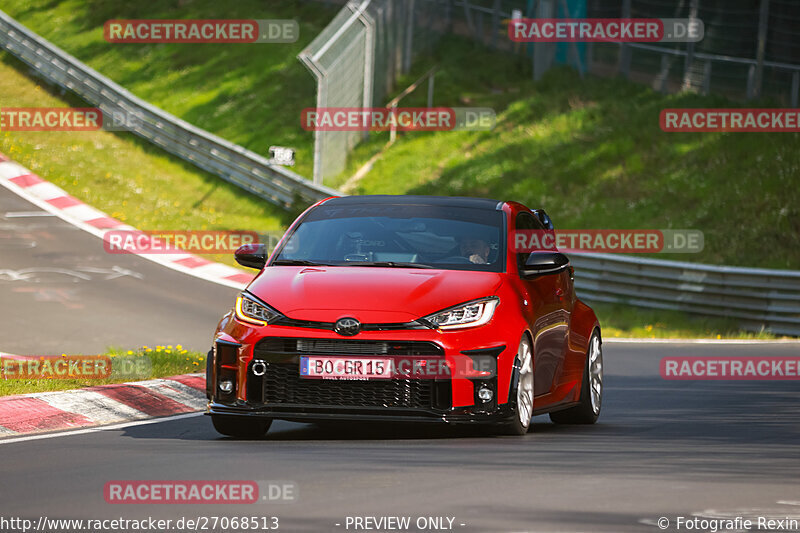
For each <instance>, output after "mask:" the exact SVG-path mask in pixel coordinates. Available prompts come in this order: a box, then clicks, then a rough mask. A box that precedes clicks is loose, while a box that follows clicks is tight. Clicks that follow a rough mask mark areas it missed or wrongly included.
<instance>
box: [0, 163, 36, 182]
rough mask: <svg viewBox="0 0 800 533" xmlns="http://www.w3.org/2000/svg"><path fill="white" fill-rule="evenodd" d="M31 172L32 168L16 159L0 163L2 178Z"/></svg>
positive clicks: (10, 177) (11, 177) (16, 176)
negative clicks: (16, 161) (26, 166)
mask: <svg viewBox="0 0 800 533" xmlns="http://www.w3.org/2000/svg"><path fill="white" fill-rule="evenodd" d="M30 173H31V171H30V170H28V169H27V168H25V167H23V166H22V165H20V164H19V163H15V162H14V161H3V162H1V163H0V178H3V179H7V180H10V179H13V178H18V177H19V176H24V175H26V174H30Z"/></svg>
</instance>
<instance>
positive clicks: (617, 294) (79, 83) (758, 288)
mask: <svg viewBox="0 0 800 533" xmlns="http://www.w3.org/2000/svg"><path fill="white" fill-rule="evenodd" d="M0 46H2V48H4V49H6V50H7V51H9V52H11V53H12V54H13V55H15V56H16V57H18V58H19V59H21V60H22V61H24V62H25V63H27V64H28V65H30V66H31V67H33V68H34V69H35V70H36V71H37V72H38V74H39V75H40V76H42V77H44V78H45V79H47V80H48V81H50V82H52V83H54V84H56V85H58V86H60V87H64V88H66V89H69V90H70V91H73V92H74V93H76V94H78V95H79V96H81V97H82V98H84V99H85V100H86V101H88V102H90V103H91V104H93V105H95V106H97V107H99V108H100V109H102V110H103V112H104V113H105V112H117V111H121V112H124V113H126V114H128V115H134V116H136V117H137V118H138V119H139V120H137V121H136V124H135V127H134V128H133V129H132V130H131V131H133V132H134V133H136V134H137V135H139V136H141V137H143V138H145V139H147V140H148V141H151V142H153V143H155V144H157V145H158V146H161V147H162V148H163V149H164V150H166V151H167V152H170V153H172V154H175V155H177V156H178V157H181V158H183V159H185V160H187V161H189V162H191V163H193V164H195V165H197V166H198V167H200V168H202V169H204V170H207V171H209V172H211V173H213V174H216V175H217V176H219V177H221V178H223V179H225V180H227V181H229V182H231V183H234V184H236V185H238V186H240V187H242V188H244V189H246V190H248V191H251V192H252V193H254V194H256V195H258V196H260V197H262V198H264V199H266V200H268V201H270V202H272V203H275V204H277V205H280V206H283V207H288V206H290V205H292V204H293V203H294V202H295V201H297V200H298V199H302V200H303V201H307V202H313V201H316V200H318V199H321V198H323V197H326V196H336V195H341V194H342V193H340V192H339V191H336V190H334V189H330V188H328V187H324V186H321V185H314V184H313V183H311V182H309V181H307V180H305V179H304V178H303V177H302V176H299V175H297V174H294V173H293V172H289V171H288V170H286V169H284V168H282V167H277V166H272V165H270V164H269V163H268V161H267V160H266V159H265V158H264V157H262V156H260V155H258V154H255V153H253V152H250V151H248V150H246V149H244V148H242V147H241V146H237V145H235V144H233V143H230V142H228V141H225V140H224V139H221V138H219V137H216V136H215V135H212V134H210V133H208V132H206V131H203V130H201V129H199V128H196V127H194V126H192V125H191V124H189V123H187V122H184V121H183V120H180V119H179V118H177V117H174V116H172V115H170V114H169V113H166V112H164V111H162V110H160V109H158V108H156V107H154V106H152V105H150V104H148V103H147V102H144V101H143V100H141V99H139V98H137V97H136V96H134V95H132V94H131V93H130V92H128V91H126V90H125V89H123V88H122V87H120V86H119V85H117V84H116V83H114V82H113V81H111V80H109V79H108V78H105V77H104V76H102V75H100V74H99V73H97V72H96V71H94V70H92V69H91V68H89V67H87V66H86V65H84V64H83V63H81V62H80V61H78V60H77V59H75V58H74V57H72V56H70V55H69V54H67V53H65V52H63V51H62V50H60V49H59V48H57V47H56V46H54V45H53V44H51V43H49V42H48V41H46V40H45V39H42V38H41V37H39V36H38V35H36V34H34V33H33V32H31V31H30V30H28V29H27V28H25V27H24V26H22V25H21V24H19V23H18V22H16V21H15V20H13V19H11V18H10V17H8V15H6V14H5V13H3V12H2V11H0ZM570 259H571V261H572V264H573V265H574V266H575V270H576V274H577V275H576V279H575V286H576V288H577V290H578V293H579V294H580V296H581V297H582V298H584V299H586V300H588V301H604V302H620V303H627V304H630V305H634V306H639V307H650V308H658V309H674V310H679V311H687V312H691V313H698V314H703V315H710V316H717V317H728V318H733V319H736V320H738V321H739V322H740V324H741V325H742V327H744V328H746V329H751V330H756V331H757V330H760V329H762V328H768V329H770V330H771V331H773V332H775V333H778V334H785V335H795V336H800V272H798V271H785V270H769V269H753V268H739V267H725V266H712V265H701V264H695V263H683V262H676V261H662V260H656V259H640V258H635V257H630V256H622V255H609V254H573V255H572V256H571V257H570Z"/></svg>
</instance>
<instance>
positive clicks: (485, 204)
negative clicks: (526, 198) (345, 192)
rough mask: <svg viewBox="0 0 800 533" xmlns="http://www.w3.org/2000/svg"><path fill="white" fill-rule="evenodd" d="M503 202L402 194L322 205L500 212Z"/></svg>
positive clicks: (347, 198) (337, 199)
mask: <svg viewBox="0 0 800 533" xmlns="http://www.w3.org/2000/svg"><path fill="white" fill-rule="evenodd" d="M504 203H505V202H502V201H499V200H490V199H488V198H472V197H469V196H424V195H416V196H415V195H404V194H374V195H354V196H341V197H335V198H330V199H328V200H326V201H325V202H324V204H323V205H436V206H445V207H471V208H473V209H491V210H500V209H501V208H502V207H503V204H504Z"/></svg>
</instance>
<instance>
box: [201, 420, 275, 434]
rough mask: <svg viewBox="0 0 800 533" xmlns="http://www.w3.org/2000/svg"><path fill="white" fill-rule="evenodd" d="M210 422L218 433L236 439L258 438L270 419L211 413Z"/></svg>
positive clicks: (267, 429)
mask: <svg viewBox="0 0 800 533" xmlns="http://www.w3.org/2000/svg"><path fill="white" fill-rule="evenodd" d="M211 422H212V423H213V424H214V429H216V430H217V432H218V433H222V434H223V435H227V436H228V437H234V438H237V439H258V438H260V437H263V436H264V435H265V434H266V433H267V431H269V427H270V426H271V425H272V420H271V419H265V418H248V417H241V416H226V415H211Z"/></svg>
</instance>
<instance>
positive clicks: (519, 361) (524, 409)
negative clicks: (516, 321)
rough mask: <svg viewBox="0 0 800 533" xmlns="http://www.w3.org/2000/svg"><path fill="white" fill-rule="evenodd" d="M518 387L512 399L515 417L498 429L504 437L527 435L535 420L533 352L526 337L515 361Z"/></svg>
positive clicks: (523, 337)
mask: <svg viewBox="0 0 800 533" xmlns="http://www.w3.org/2000/svg"><path fill="white" fill-rule="evenodd" d="M513 376H516V377H517V379H516V386H515V387H514V391H513V392H512V395H511V398H510V399H512V401H513V402H514V403H515V406H514V417H513V418H512V419H511V420H509V421H508V422H505V423H504V424H502V425H501V426H499V427H498V430H499V431H498V433H500V434H502V435H525V434H526V433H527V432H528V429H529V428H530V426H531V419H532V418H533V350H532V349H531V343H530V341H529V340H528V337H527V336H526V335H523V336H522V340H521V341H520V342H519V348H518V349H517V357H516V358H515V359H514V373H513Z"/></svg>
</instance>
